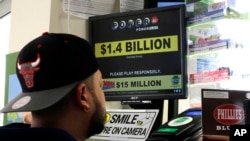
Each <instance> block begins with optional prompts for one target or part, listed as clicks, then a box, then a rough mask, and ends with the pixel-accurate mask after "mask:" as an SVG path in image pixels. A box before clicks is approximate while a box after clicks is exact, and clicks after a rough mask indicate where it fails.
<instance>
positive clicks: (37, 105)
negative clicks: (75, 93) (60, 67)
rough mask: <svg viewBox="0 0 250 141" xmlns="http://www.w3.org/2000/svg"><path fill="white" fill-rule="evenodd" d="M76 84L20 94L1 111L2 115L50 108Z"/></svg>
mask: <svg viewBox="0 0 250 141" xmlns="http://www.w3.org/2000/svg"><path fill="white" fill-rule="evenodd" d="M77 84H78V82H75V83H72V84H69V85H66V86H63V87H59V88H55V89H50V90H44V91H37V92H30V93H27V92H22V93H21V94H19V95H18V96H16V97H15V98H14V99H13V100H11V101H10V102H9V103H8V104H7V105H6V106H5V107H4V108H3V109H2V110H1V112H2V113H7V112H25V111H37V110H41V109H45V108H47V107H50V106H51V105H53V104H55V103H56V102H58V101H59V100H60V99H62V98H63V97H64V96H66V95H67V94H68V93H69V92H70V91H71V90H72V89H73V88H74V87H75V86H76V85H77Z"/></svg>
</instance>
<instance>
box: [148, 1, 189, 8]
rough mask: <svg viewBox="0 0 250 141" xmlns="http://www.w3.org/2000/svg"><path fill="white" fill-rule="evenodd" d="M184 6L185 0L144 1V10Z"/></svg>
mask: <svg viewBox="0 0 250 141" xmlns="http://www.w3.org/2000/svg"><path fill="white" fill-rule="evenodd" d="M179 4H185V0H144V8H145V9H146V8H155V7H163V6H171V5H179Z"/></svg>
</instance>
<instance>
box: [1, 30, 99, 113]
mask: <svg viewBox="0 0 250 141" xmlns="http://www.w3.org/2000/svg"><path fill="white" fill-rule="evenodd" d="M97 70H98V64H97V60H96V58H95V55H94V53H93V48H92V47H91V45H90V44H89V43H88V41H86V40H85V39H82V38H80V37H78V36H76V35H72V34H67V33H47V32H46V33H43V34H42V35H41V36H39V37H37V38H35V39H33V40H32V41H30V42H29V43H28V44H26V45H25V46H24V47H23V48H22V49H21V51H20V52H19V54H18V57H17V60H16V75H17V77H18V80H19V82H20V85H21V87H22V92H21V93H20V94H19V95H17V96H16V97H15V98H14V99H12V100H11V101H10V102H9V103H8V104H7V105H6V106H5V107H4V108H3V109H2V110H1V112H3V113H6V112H22V111H37V110H41V109H45V108H47V107H50V106H52V105H53V104H55V103H56V102H58V101H59V100H60V99H62V98H63V97H64V96H66V95H67V94H68V93H69V92H70V91H71V90H72V89H73V88H74V87H75V86H76V85H77V84H78V83H79V82H80V81H82V80H84V79H86V78H87V77H89V76H91V75H92V74H94V73H95V72H96V71H97Z"/></svg>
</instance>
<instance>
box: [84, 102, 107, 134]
mask: <svg viewBox="0 0 250 141" xmlns="http://www.w3.org/2000/svg"><path fill="white" fill-rule="evenodd" d="M94 102H95V106H96V111H95V113H94V114H93V117H92V118H91V120H90V124H89V126H90V127H89V130H88V135H87V136H88V137H90V136H92V135H95V134H99V133H101V132H102V130H103V129H104V120H105V115H103V114H104V113H103V111H102V109H101V105H100V104H99V102H98V101H97V99H96V98H94Z"/></svg>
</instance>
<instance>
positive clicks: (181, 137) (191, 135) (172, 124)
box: [147, 108, 202, 141]
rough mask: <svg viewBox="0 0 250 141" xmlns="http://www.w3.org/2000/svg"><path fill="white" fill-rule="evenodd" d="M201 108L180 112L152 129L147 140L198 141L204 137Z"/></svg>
mask: <svg viewBox="0 0 250 141" xmlns="http://www.w3.org/2000/svg"><path fill="white" fill-rule="evenodd" d="M201 114H202V111H201V108H191V109H188V110H185V111H184V112H182V113H180V114H179V115H178V116H176V117H174V118H172V119H171V120H169V121H168V122H166V123H164V124H163V125H161V126H160V127H159V128H158V129H156V130H155V131H152V133H151V135H150V136H149V137H148V139H147V141H198V140H201V138H202V130H201V126H202V122H201Z"/></svg>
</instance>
